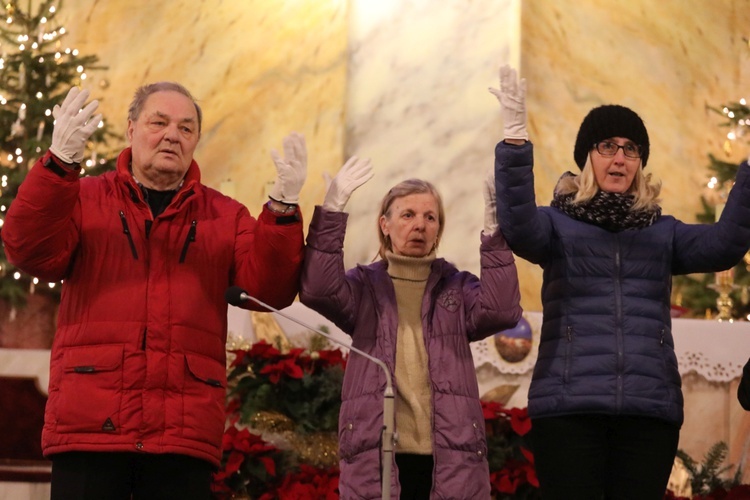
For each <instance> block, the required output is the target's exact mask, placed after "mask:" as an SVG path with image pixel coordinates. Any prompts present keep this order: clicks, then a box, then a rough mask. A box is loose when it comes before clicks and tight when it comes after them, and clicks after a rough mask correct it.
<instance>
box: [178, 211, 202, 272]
mask: <svg viewBox="0 0 750 500" xmlns="http://www.w3.org/2000/svg"><path fill="white" fill-rule="evenodd" d="M197 226H198V221H197V220H195V219H193V222H192V223H191V224H190V229H189V230H188V234H187V238H185V244H184V245H183V246H182V253H180V264H182V263H183V262H185V257H186V256H187V251H188V247H189V246H190V244H191V243H192V242H194V241H195V232H196V227H197Z"/></svg>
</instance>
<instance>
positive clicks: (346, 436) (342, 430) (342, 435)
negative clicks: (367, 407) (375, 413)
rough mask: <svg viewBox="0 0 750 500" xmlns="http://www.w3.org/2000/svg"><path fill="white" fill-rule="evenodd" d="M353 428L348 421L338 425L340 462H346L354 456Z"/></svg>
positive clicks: (351, 423) (352, 424)
mask: <svg viewBox="0 0 750 500" xmlns="http://www.w3.org/2000/svg"><path fill="white" fill-rule="evenodd" d="M354 430H355V426H354V423H353V422H352V421H351V420H349V421H346V422H341V424H340V425H339V457H340V458H341V459H342V460H348V459H350V458H351V457H352V456H353V455H354V450H353V449H352V447H353V439H352V435H353V434H354Z"/></svg>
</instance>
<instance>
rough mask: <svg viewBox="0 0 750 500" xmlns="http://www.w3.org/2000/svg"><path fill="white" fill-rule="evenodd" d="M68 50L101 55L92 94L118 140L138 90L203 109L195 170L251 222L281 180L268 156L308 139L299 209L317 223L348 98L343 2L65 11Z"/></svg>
mask: <svg viewBox="0 0 750 500" xmlns="http://www.w3.org/2000/svg"><path fill="white" fill-rule="evenodd" d="M60 18H61V19H62V20H64V21H65V23H64V24H65V26H66V28H67V29H68V33H69V34H68V35H67V36H66V37H65V38H64V39H63V44H64V46H65V45H67V46H70V47H75V48H78V49H79V50H80V51H81V53H82V54H96V55H97V56H98V57H99V58H100V61H101V63H102V64H103V65H106V66H108V69H107V70H106V71H102V72H94V71H90V72H89V75H90V78H89V79H88V80H87V82H86V85H87V86H88V87H89V88H91V90H92V93H93V94H94V95H95V96H96V97H98V98H99V99H100V100H101V106H100V110H101V112H102V113H104V115H105V119H107V120H108V121H109V123H110V124H111V125H112V126H113V127H114V129H115V130H116V131H118V132H120V133H124V131H125V129H126V123H127V107H128V104H129V102H130V100H131V98H132V95H133V92H134V90H135V88H136V87H137V86H139V85H141V84H144V83H151V82H154V81H159V80H173V81H178V82H180V83H182V84H184V85H185V86H186V87H187V88H188V89H189V90H190V91H191V92H192V93H193V94H194V96H195V97H196V98H197V99H198V101H199V104H200V105H201V107H202V108H203V112H204V123H203V135H202V139H201V142H200V144H199V146H198V149H197V150H196V160H197V161H198V163H199V164H200V165H201V170H202V173H203V181H204V182H205V183H206V184H207V185H209V186H211V187H214V188H217V189H220V188H222V189H223V190H224V191H227V192H229V193H231V192H233V193H234V194H235V196H236V198H237V199H238V200H239V201H241V202H243V203H245V204H246V205H247V206H248V208H249V209H250V211H251V213H253V214H257V213H258V212H259V210H260V205H261V204H262V203H263V202H264V201H265V200H266V197H265V193H266V189H267V184H269V183H273V180H274V179H275V177H276V171H275V168H274V166H273V162H272V161H271V158H270V149H271V148H276V149H280V148H281V140H282V138H283V137H284V136H285V135H286V134H287V133H289V132H290V131H293V130H296V131H298V132H301V133H303V134H305V136H306V138H307V144H308V152H309V158H310V168H309V172H308V179H309V180H313V179H314V181H313V182H309V184H308V186H310V185H312V186H313V188H308V189H304V190H303V192H302V197H301V202H302V206H303V208H304V212H305V218H306V219H308V220H309V217H310V214H311V213H312V208H313V204H314V203H320V202H321V201H322V197H323V190H324V185H323V182H322V180H319V179H322V171H323V170H326V169H328V170H330V169H331V168H334V169H336V168H338V166H340V165H341V164H342V161H341V159H342V141H343V126H344V111H343V109H344V99H345V89H346V67H347V59H346V54H347V52H346V43H347V37H346V33H347V31H346V30H347V27H346V18H347V3H346V1H345V0H325V1H321V0H276V1H271V0H243V1H222V2H195V1H193V0H165V1H159V2H156V1H153V0H131V1H127V2H126V1H121V0H116V1H98V0H76V1H75V2H65V4H64V5H63V7H62V9H61V10H60Z"/></svg>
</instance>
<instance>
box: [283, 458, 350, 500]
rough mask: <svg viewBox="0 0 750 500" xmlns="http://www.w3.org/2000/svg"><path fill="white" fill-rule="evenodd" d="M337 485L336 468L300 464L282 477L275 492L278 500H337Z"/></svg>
mask: <svg viewBox="0 0 750 500" xmlns="http://www.w3.org/2000/svg"><path fill="white" fill-rule="evenodd" d="M338 487H339V478H338V469H336V468H333V469H316V468H314V467H311V466H309V465H305V464H301V465H300V468H299V471H297V472H296V473H293V474H289V475H287V476H286V477H285V478H284V481H283V482H282V484H281V486H279V488H278V490H277V491H276V494H277V495H278V498H279V500H337V499H338V498H339V492H338Z"/></svg>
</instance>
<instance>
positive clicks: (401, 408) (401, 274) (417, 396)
mask: <svg viewBox="0 0 750 500" xmlns="http://www.w3.org/2000/svg"><path fill="white" fill-rule="evenodd" d="M386 259H387V260H388V275H389V276H390V277H391V278H392V279H393V288H394V289H395V290H396V304H397V305H398V332H397V339H396V381H397V388H398V392H397V394H396V430H397V431H398V443H397V444H396V453H415V454H422V455H429V454H431V453H432V395H431V391H430V375H429V371H428V365H427V361H428V358H427V349H426V348H425V341H424V337H423V334H422V299H423V297H424V290H425V285H426V284H427V278H428V277H429V275H430V266H431V265H432V262H433V261H434V260H435V254H434V253H431V254H429V255H427V256H426V257H407V256H403V255H395V254H393V253H391V252H387V253H386Z"/></svg>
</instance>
